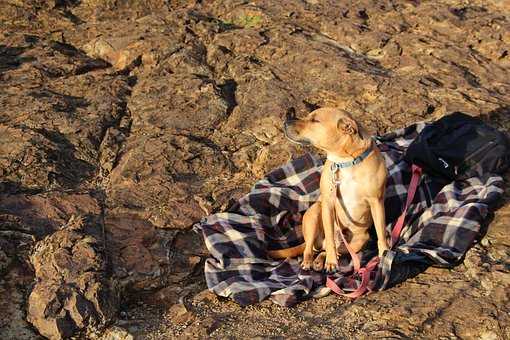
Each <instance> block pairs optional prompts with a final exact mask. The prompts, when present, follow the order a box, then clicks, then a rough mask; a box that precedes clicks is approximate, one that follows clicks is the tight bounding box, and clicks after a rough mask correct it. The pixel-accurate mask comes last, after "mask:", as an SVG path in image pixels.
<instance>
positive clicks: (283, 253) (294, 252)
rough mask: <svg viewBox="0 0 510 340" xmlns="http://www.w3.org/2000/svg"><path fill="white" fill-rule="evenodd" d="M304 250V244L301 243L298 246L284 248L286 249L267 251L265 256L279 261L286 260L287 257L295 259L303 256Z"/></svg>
mask: <svg viewBox="0 0 510 340" xmlns="http://www.w3.org/2000/svg"><path fill="white" fill-rule="evenodd" d="M304 250H305V244H304V243H302V244H300V245H299V246H295V247H291V248H286V249H276V250H268V252H267V254H268V255H269V257H271V258H273V259H276V260H280V259H286V258H288V257H296V256H299V255H302V254H303V251H304Z"/></svg>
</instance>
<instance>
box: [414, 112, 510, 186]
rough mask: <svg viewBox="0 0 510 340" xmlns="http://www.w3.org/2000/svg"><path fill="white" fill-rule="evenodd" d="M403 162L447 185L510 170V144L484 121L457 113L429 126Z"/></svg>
mask: <svg viewBox="0 0 510 340" xmlns="http://www.w3.org/2000/svg"><path fill="white" fill-rule="evenodd" d="M404 159H405V160H406V161H407V162H409V163H412V164H416V165H418V166H420V167H421V168H423V170H424V171H425V172H426V173H428V174H429V175H432V176H437V177H439V178H443V179H444V181H445V182H451V181H453V180H456V179H466V178H470V177H473V176H483V175H484V174H487V173H490V174H502V173H503V172H505V171H506V170H507V169H508V167H509V166H510V142H509V140H508V137H507V136H506V135H505V134H504V133H503V132H501V131H498V130H497V129H495V128H493V127H491V126H489V125H487V124H485V123H484V122H483V121H482V120H481V119H479V118H475V117H471V116H468V115H466V114H464V113H461V112H455V113H452V114H450V115H448V116H445V117H443V118H441V119H439V120H437V121H435V122H433V123H431V124H429V125H427V126H426V127H425V128H424V129H423V130H422V131H421V132H420V134H419V135H418V137H417V138H416V139H415V140H414V141H413V142H412V143H411V144H410V145H409V147H408V149H407V151H406V153H405V155H404Z"/></svg>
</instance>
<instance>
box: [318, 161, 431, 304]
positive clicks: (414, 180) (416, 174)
mask: <svg viewBox="0 0 510 340" xmlns="http://www.w3.org/2000/svg"><path fill="white" fill-rule="evenodd" d="M412 172H413V174H412V177H411V183H410V184H409V189H408V192H407V200H406V204H405V206H404V210H403V211H402V214H401V215H400V217H399V218H398V220H397V222H396V223H395V227H393V231H392V232H391V248H393V247H394V246H395V245H396V244H397V241H398V239H399V237H400V233H401V232H402V228H403V227H404V222H405V218H406V214H407V210H408V209H409V206H410V205H411V203H412V202H413V199H414V196H415V194H416V190H417V189H418V184H419V183H420V177H421V173H422V169H421V168H420V167H419V166H417V165H415V164H413V165H412ZM335 217H336V219H337V224H338V217H337V216H336V214H335ZM340 235H341V237H342V242H343V243H344V245H345V248H347V251H348V252H349V254H350V255H351V257H352V262H353V266H354V273H353V274H352V275H351V277H352V276H354V275H356V274H359V275H360V276H361V284H360V285H359V287H358V288H356V290H354V291H353V292H351V293H344V291H343V290H342V289H341V288H340V287H339V286H338V285H337V284H336V283H335V281H334V280H333V279H331V278H330V277H329V276H328V277H327V279H326V287H328V288H330V289H331V290H332V291H333V292H335V293H336V294H338V295H343V296H345V297H348V298H352V299H355V298H357V297H360V296H361V295H363V294H365V292H366V291H367V290H370V288H369V287H368V284H369V282H370V274H371V273H372V272H373V271H374V269H376V268H377V266H378V265H379V261H380V258H379V256H374V257H373V258H372V259H371V260H370V261H369V262H368V263H367V265H366V266H365V267H363V268H361V263H360V258H359V256H358V254H356V253H355V252H354V250H352V248H351V246H349V243H347V240H346V239H345V236H344V234H343V233H342V231H340Z"/></svg>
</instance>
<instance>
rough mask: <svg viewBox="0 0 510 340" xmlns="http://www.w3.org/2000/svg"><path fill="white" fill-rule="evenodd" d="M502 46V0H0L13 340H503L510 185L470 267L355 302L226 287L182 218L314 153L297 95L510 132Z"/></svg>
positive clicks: (367, 113)
mask: <svg viewBox="0 0 510 340" xmlns="http://www.w3.org/2000/svg"><path fill="white" fill-rule="evenodd" d="M509 51H510V4H509V3H508V2H505V1H498V0H485V1H481V0H479V1H478V0H444V1H420V0H414V1H404V0H393V1H390V0H382V1H371V0H361V1H317V0H313V1H312V0H308V1H300V0H292V1H291V0H289V1H253V2H249V1H233V0H232V1H230V0H225V1H200V0H196V1H178V0H175V1H174V0H169V1H163V0H150V1H136V0H104V1H99V0H81V1H80V0H49V1H45V0H24V1H21V0H3V1H1V2H0V338H2V339H19V340H21V339H39V338H41V335H42V336H46V337H49V338H54V339H58V338H60V337H66V336H75V337H77V338H87V337H103V338H104V339H130V338H131V337H135V338H140V339H168V338H174V337H190V338H194V337H199V338H203V337H213V338H225V337H234V338H238V337H264V338H267V337H269V338H279V337H288V338H333V337H335V338H342V337H346V338H409V337H410V338H434V339H437V338H441V339H474V338H477V339H487V340H489V339H491V340H492V339H508V338H510V304H509V298H510V297H509V288H510V275H509V272H510V261H509V256H510V243H509V238H508V224H509V222H510V199H509V198H510V190H509V191H508V192H507V193H506V194H505V200H504V201H503V202H502V204H501V207H500V208H499V210H498V211H497V212H496V214H495V218H494V220H493V222H492V223H491V225H490V228H489V231H488V234H487V236H486V237H485V238H484V239H483V240H482V242H481V243H480V244H478V245H476V246H475V247H474V248H473V249H472V250H471V251H470V252H469V253H468V255H467V257H466V260H465V261H464V263H463V264H462V265H460V266H458V267H457V268H455V269H453V270H445V269H435V268H431V269H429V270H427V271H426V272H425V273H423V274H421V275H419V276H418V277H416V278H414V279H412V280H409V281H408V282H406V283H404V284H402V285H400V286H398V287H395V288H393V289H390V290H388V291H385V292H381V293H377V294H373V295H370V296H368V297H365V298H362V299H359V300H357V301H356V302H350V301H347V300H344V299H342V298H338V297H335V296H328V297H326V298H323V299H320V300H313V301H307V302H304V303H301V304H299V305H298V306H296V307H295V308H282V307H278V306H276V305H273V304H271V303H269V302H264V303H262V304H260V305H257V306H251V307H245V308H241V307H239V306H237V305H236V304H235V303H233V302H230V301H227V300H224V299H220V298H217V297H215V296H214V295H212V294H211V293H208V292H207V291H204V289H205V288H206V287H205V283H204V279H203V274H202V269H203V260H204V256H205V255H206V251H205V250H204V248H203V245H202V242H201V240H200V238H199V237H198V236H197V235H195V234H193V233H192V232H191V231H190V227H191V226H192V224H193V223H194V222H196V221H198V220H199V219H200V218H201V217H203V216H205V215H208V214H210V213H212V212H216V211H220V210H222V209H225V208H226V207H227V206H228V205H229V204H231V203H232V202H233V201H234V200H235V199H236V198H238V197H240V195H242V194H243V193H245V192H246V191H247V190H248V189H249V188H250V186H251V185H252V184H253V183H254V181H256V180H257V179H258V178H260V177H261V176H263V175H264V173H266V172H267V171H268V170H269V169H271V168H273V167H275V166H277V165H280V164H282V163H283V162H286V161H287V160H289V159H290V158H291V157H294V156H296V155H299V154H301V153H303V152H304V151H305V150H304V149H301V148H296V147H295V146H293V145H290V144H289V143H288V142H287V141H286V140H285V139H284V137H283V135H282V131H281V119H282V116H283V115H284V113H285V112H286V110H287V109H288V108H289V107H294V108H296V111H297V112H298V114H305V113H307V112H309V111H310V110H312V109H314V108H316V107H322V106H332V105H334V106H338V107H341V108H344V109H347V110H349V111H351V112H353V114H354V115H355V116H356V117H357V118H358V119H359V120H360V121H362V122H363V123H364V124H365V125H366V126H367V127H368V128H369V129H370V130H371V131H372V132H374V133H376V132H378V133H384V132H386V131H390V130H392V129H395V128H397V127H402V126H404V125H406V124H410V123H412V122H415V121H418V120H430V119H434V118H437V117H439V116H441V115H443V114H445V113H447V112H451V111H454V110H462V111H465V112H469V113H471V114H473V115H481V116H483V117H485V118H486V119H487V120H489V121H491V122H492V123H494V124H495V125H497V126H498V127H500V128H502V129H506V130H507V131H510V123H509V114H510V80H509V77H508V74H509V73H508V71H509V70H510V55H509ZM507 177H509V178H508V179H510V176H507ZM105 329H106V331H105Z"/></svg>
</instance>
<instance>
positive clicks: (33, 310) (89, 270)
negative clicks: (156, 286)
mask: <svg viewBox="0 0 510 340" xmlns="http://www.w3.org/2000/svg"><path fill="white" fill-rule="evenodd" d="M103 247H104V243H103V238H102V234H101V229H100V227H99V226H97V225H89V226H87V225H86V224H85V223H84V221H83V220H82V219H80V218H74V217H72V218H71V219H70V220H69V221H68V223H67V225H65V226H63V228H62V229H61V230H59V231H57V232H55V233H53V234H52V235H50V236H48V237H46V238H45V239H43V240H41V241H40V242H38V243H37V244H36V246H35V249H34V252H33V254H32V256H31V257H30V259H31V262H32V265H33V266H34V270H35V277H36V284H35V286H34V289H33V290H32V292H31V294H30V296H29V299H28V316H27V320H28V321H29V322H30V323H32V324H33V325H34V326H35V327H36V328H37V330H38V331H39V332H40V333H41V334H42V335H44V336H46V337H48V338H50V339H62V338H67V337H70V336H71V335H73V334H74V333H75V332H77V331H82V332H87V331H93V330H95V329H97V328H101V327H103V326H104V325H106V324H107V323H108V322H110V321H111V320H112V318H113V317H114V316H115V314H116V312H117V309H118V303H119V302H118V295H117V293H116V289H115V287H114V282H113V281H112V280H111V279H110V277H109V275H108V268H107V261H106V258H105V255H104V249H103Z"/></svg>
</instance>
